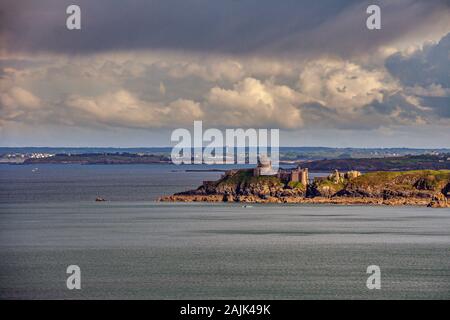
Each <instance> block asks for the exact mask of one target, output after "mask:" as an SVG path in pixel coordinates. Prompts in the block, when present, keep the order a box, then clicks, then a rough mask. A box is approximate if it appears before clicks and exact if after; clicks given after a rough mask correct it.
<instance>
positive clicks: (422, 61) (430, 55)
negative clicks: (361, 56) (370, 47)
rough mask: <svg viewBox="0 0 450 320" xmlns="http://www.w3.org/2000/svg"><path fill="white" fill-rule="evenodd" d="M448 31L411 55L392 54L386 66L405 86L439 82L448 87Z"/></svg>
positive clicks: (449, 83) (449, 85)
mask: <svg viewBox="0 0 450 320" xmlns="http://www.w3.org/2000/svg"><path fill="white" fill-rule="evenodd" d="M449 53H450V33H449V34H447V35H446V36H445V37H444V38H442V39H441V40H440V41H439V43H438V44H435V45H427V46H425V47H424V48H423V49H422V50H417V51H416V52H414V53H413V54H412V55H411V56H403V55H402V54H400V53H397V54H394V55H393V56H391V57H389V58H388V59H387V60H386V68H387V69H388V70H389V72H390V73H391V74H393V75H394V76H396V77H397V78H399V79H400V81H402V83H403V84H405V85H407V86H414V85H420V86H429V85H432V84H439V85H441V86H442V87H445V88H450V56H449Z"/></svg>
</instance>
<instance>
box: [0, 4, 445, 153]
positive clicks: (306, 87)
mask: <svg viewBox="0 0 450 320" xmlns="http://www.w3.org/2000/svg"><path fill="white" fill-rule="evenodd" d="M70 4H77V5H79V6H80V8H81V30H68V29H67V28H66V19H67V17H68V15H67V14H66V8H67V7H68V6H69V5H70ZM370 4H377V5H379V6H380V8H381V29H380V30H369V29H367V27H366V19H367V17H368V16H369V15H368V14H367V13H366V8H367V7H368V6H369V5H370ZM195 120H202V121H203V127H204V128H205V129H206V128H219V129H222V130H223V129H226V128H277V129H280V137H281V138H280V140H281V141H280V144H281V145H282V146H330V147H429V148H439V147H442V148H444V147H446V148H449V147H450V1H449V0H430V1H419V0H389V1H381V0H379V1H375V0H372V1H361V0H341V1H335V0H322V1H317V0H316V1H312V0H309V1H306V0H283V1H268V0H227V1H225V0H217V1H211V0H152V1H148V0H128V1H122V0H96V1H89V0H71V1H66V0H40V1H33V0H20V1H17V0H2V1H1V3H0V146H113V147H136V146H169V145H171V141H170V136H171V132H172V131H173V130H174V129H176V128H186V129H189V130H192V129H193V122H194V121H195Z"/></svg>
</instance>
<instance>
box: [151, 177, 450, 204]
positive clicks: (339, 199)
mask: <svg viewBox="0 0 450 320" xmlns="http://www.w3.org/2000/svg"><path fill="white" fill-rule="evenodd" d="M353 172H354V171H350V172H348V173H346V174H343V173H339V172H337V171H335V172H334V173H332V174H330V175H329V176H328V177H321V178H315V179H314V180H313V181H311V182H308V183H307V184H306V185H305V184H304V183H302V182H299V181H295V182H294V181H284V180H283V179H281V178H280V177H279V176H277V175H261V176H255V175H254V170H253V169H242V170H234V171H232V172H228V173H226V174H225V175H224V176H222V178H221V179H219V180H217V181H205V182H204V183H203V185H202V186H200V187H198V188H197V189H195V190H189V191H185V192H180V193H176V194H174V195H169V196H163V197H161V198H160V199H159V201H176V202H199V201H206V202H242V203H324V204H341V205H349V204H359V205H361V204H367V205H416V206H429V207H436V208H437V207H439V208H448V207H450V170H415V171H401V172H382V171H379V172H370V173H365V174H359V173H358V175H355V174H352V173H353Z"/></svg>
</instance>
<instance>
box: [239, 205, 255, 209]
mask: <svg viewBox="0 0 450 320" xmlns="http://www.w3.org/2000/svg"><path fill="white" fill-rule="evenodd" d="M242 208H253V206H248V205H243V206H242Z"/></svg>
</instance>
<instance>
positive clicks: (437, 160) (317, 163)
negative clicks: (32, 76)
mask: <svg viewBox="0 0 450 320" xmlns="http://www.w3.org/2000/svg"><path fill="white" fill-rule="evenodd" d="M0 163H3V164H23V165H37V164H83V165H93V164H164V163H166V164H168V163H172V162H171V159H170V155H165V154H142V153H82V154H70V153H69V154H55V155H53V154H41V153H39V154H34V155H33V156H27V157H20V158H19V159H18V158H17V157H9V158H8V157H6V156H3V158H2V159H0ZM280 164H281V165H288V166H295V165H301V166H302V167H304V168H308V169H309V170H310V171H311V172H329V171H332V170H335V169H337V170H340V171H349V170H358V171H362V172H372V171H408V170H450V153H438V154H421V155H406V156H395V157H381V158H380V157H374V158H345V159H342V158H337V159H320V160H289V159H287V158H286V156H283V154H281V159H280ZM199 170H200V171H223V170H222V169H217V168H211V169H203V168H202V169H196V168H195V165H194V166H192V169H188V170H186V171H188V172H191V171H192V172H194V171H199Z"/></svg>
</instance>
